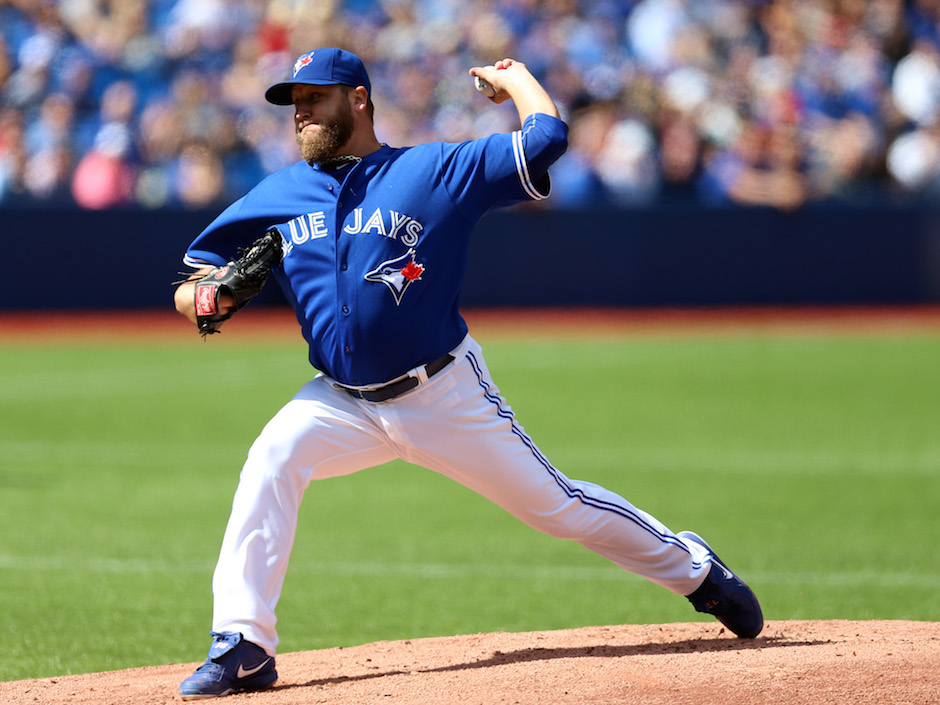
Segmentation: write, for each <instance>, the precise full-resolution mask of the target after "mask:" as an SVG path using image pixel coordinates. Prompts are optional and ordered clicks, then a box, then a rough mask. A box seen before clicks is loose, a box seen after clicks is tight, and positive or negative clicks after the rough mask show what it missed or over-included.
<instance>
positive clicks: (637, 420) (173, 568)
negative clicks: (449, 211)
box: [0, 334, 940, 680]
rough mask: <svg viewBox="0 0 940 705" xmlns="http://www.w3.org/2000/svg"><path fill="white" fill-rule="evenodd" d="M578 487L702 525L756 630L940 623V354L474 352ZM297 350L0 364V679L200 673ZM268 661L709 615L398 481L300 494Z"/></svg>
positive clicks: (561, 346)
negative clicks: (223, 551)
mask: <svg viewBox="0 0 940 705" xmlns="http://www.w3.org/2000/svg"><path fill="white" fill-rule="evenodd" d="M481 342H483V343H484V346H485V349H486V351H487V358H488V362H489V365H490V368H491V370H492V371H493V374H494V375H495V376H496V379H497V381H499V382H500V384H501V387H502V389H503V391H504V392H505V394H506V396H507V397H508V398H509V400H510V401H511V402H512V405H513V408H514V409H515V411H516V413H517V415H518V417H519V419H520V421H521V422H522V423H523V425H525V427H526V429H527V430H528V432H529V433H530V434H531V435H532V436H533V437H534V438H535V440H536V441H537V442H539V444H540V445H541V446H542V449H543V450H544V451H546V453H547V454H548V456H549V457H550V458H551V459H552V460H553V462H554V463H555V464H556V465H557V466H558V467H560V468H561V469H563V470H564V471H565V472H566V473H567V474H568V475H570V476H572V477H575V478H581V479H587V480H592V481H595V482H599V483H601V484H603V485H606V486H607V487H609V488H610V489H613V490H615V491H618V492H620V493H621V494H623V495H624V496H625V497H627V498H628V499H629V500H630V501H632V502H633V503H634V504H636V505H638V506H640V507H642V508H644V509H647V510H648V511H650V512H652V513H653V514H654V515H656V516H657V517H658V518H660V519H661V520H663V521H664V522H665V523H667V524H668V525H670V526H671V527H672V528H674V529H676V530H679V529H684V528H693V529H695V530H697V531H699V532H700V533H702V534H703V535H704V536H705V537H706V538H707V539H708V540H709V541H710V542H712V543H713V545H714V546H715V547H716V548H717V549H718V550H719V553H720V554H721V555H722V557H723V558H724V559H725V560H726V561H727V562H729V563H730V564H731V565H732V566H733V567H735V568H736V569H737V570H739V572H741V573H742V574H743V575H744V576H745V577H746V578H747V579H748V580H749V582H751V583H752V585H753V587H755V589H756V590H757V591H758V593H759V595H760V597H761V599H762V602H763V604H764V607H765V612H766V616H767V618H768V619H770V620H782V619H829V618H840V619H917V620H931V621H937V620H940V603H938V601H937V599H936V595H937V591H938V588H940V553H938V551H937V550H936V546H937V544H938V542H940V522H938V521H937V514H938V508H940V507H938V498H940V434H938V433H937V429H938V422H940V395H938V393H937V392H938V390H940V365H938V360H940V337H930V336H916V337H915V336H908V337H905V336H903V335H894V336H890V337H888V336H884V337H876V336H854V337H853V336H844V335H843V336H839V337H826V336H823V335H817V336H815V337H808V336H801V337H793V338H779V337H773V336H766V335H764V336H762V337H759V338H753V339H752V338H748V337H745V336H738V337H733V338H732V337H725V338H721V339H709V338H708V337H704V336H703V337H699V338H691V337H688V336H686V337H683V338H677V339H666V338H660V339H655V338H647V339H632V340H631V339H609V338H608V339H604V338H589V339H583V340H571V339H568V338H566V336H565V335H564V334H559V336H558V337H557V339H539V340H537V341H532V340H523V339H521V338H519V339H495V338H494V339H493V340H487V339H486V338H485V337H482V336H481ZM308 374H309V370H308V368H307V367H306V366H305V363H304V351H303V349H302V347H301V346H299V345H297V344H284V343H283V342H271V343H270V344H264V343H263V342H257V343H254V344H248V343H240V344H236V345H233V344H231V343H227V342H226V341H225V340H212V341H210V343H209V344H205V345H204V344H202V343H196V342H183V343H176V344H171V343H166V344H156V345H153V344H143V343H134V344H128V345H114V344H109V345H77V344H70V345H62V346H61V347H56V346H55V345H54V344H49V345H43V346H31V345H27V344H22V343H20V344H8V345H3V346H0V418H2V432H0V508H2V511H0V535H2V537H3V542H2V545H0V605H2V610H3V614H2V617H3V618H2V620H0V680H14V679H20V678H27V677H39V676H52V675H60V674H69V673H79V672H88V671H99V670H111V669H116V668H124V667H130V666H140V665H149V664H161V663H168V662H189V661H199V660H202V658H204V656H205V650H206V648H207V646H208V643H209V641H208V635H207V632H208V629H209V618H210V608H211V596H210V585H209V582H210V576H211V572H212V568H213V564H214V560H215V555H216V552H217V550H218V546H219V542H220V539H221V534H222V530H223V528H224V524H225V520H226V518H227V516H228V508H229V505H230V502H231V497H232V493H233V491H234V489H235V484H236V481H237V475H238V471H239V468H240V465H241V461H242V458H243V457H244V454H245V451H246V450H247V447H248V444H249V443H250V442H251V440H252V439H253V438H254V436H255V435H256V434H257V432H258V431H259V430H260V428H261V426H262V425H263V424H264V423H265V422H266V421H267V420H268V418H269V417H270V416H271V415H272V414H273V413H274V412H275V411H276V410H277V408H279V406H280V405H281V404H282V403H283V402H284V401H286V400H287V399H288V398H289V397H290V395H291V394H292V393H293V391H294V390H295V389H296V388H297V387H298V386H299V385H300V384H301V383H302V382H303V381H304V380H305V379H306V377H307V376H308ZM279 616H280V619H281V622H280V630H281V637H282V644H281V650H282V651H285V652H289V651H298V650H305V649H315V648H323V647H329V646H338V645H351V644H360V643H366V642H370V641H374V640H382V639H399V638H411V637H422V636H435V635H447V634H455V633H472V632H485V631H497V630H507V631H521V630H542V629H557V628H567V627H578V626H584V625H590V624H614V623H623V622H633V623H655V622H677V621H695V620H699V619H706V618H705V617H703V616H700V615H698V614H696V613H695V612H693V611H692V610H691V608H690V606H689V605H688V603H687V602H686V601H685V600H681V599H679V598H676V597H674V596H672V595H670V594H668V593H666V592H665V591H663V590H661V589H660V588H657V587H655V586H653V585H652V584H649V583H647V582H646V581H643V580H642V579H640V578H637V577H636V576H633V575H629V574H625V573H623V572H621V571H619V570H618V569H617V568H615V567H613V566H611V565H609V564H607V563H606V562H605V561H603V560H602V559H600V558H598V557H597V556H595V555H593V554H591V553H589V552H587V551H585V550H584V549H582V548H580V547H578V546H576V545H573V544H570V543H565V542H561V541H558V540H556V539H550V538H548V537H545V536H542V535H539V534H536V533H535V532H532V531H531V530H530V529H528V528H526V527H524V526H523V525H521V524H520V523H519V522H517V521H516V520H515V519H513V518H512V517H510V516H508V515H506V514H504V513H503V512H502V511H501V510H499V509H497V508H496V507H494V506H492V505H490V504H489V503H487V502H486V501H484V500H482V499H480V498H478V497H476V496H475V495H473V494H472V493H470V492H469V491H467V490H465V489H464V488H462V487H460V486H459V485H456V484H454V483H451V482H450V481H448V480H446V479H443V478H441V477H438V476H435V475H434V474H432V473H429V472H427V471H425V470H422V469H420V468H416V467H413V466H409V465H406V464H404V463H392V464H390V465H387V466H383V467H381V468H376V469H372V470H368V471H364V472H362V473H360V474H358V475H356V476H352V477H346V478H340V479H336V480H329V481H326V482H323V483H319V484H315V485H314V486H312V487H311V489H310V490H308V493H307V496H306V498H305V503H304V506H303V509H302V516H301V524H300V531H299V534H298V540H297V545H296V548H295V551H294V556H293V559H292V564H291V569H290V572H289V573H288V577H287V581H286V584H285V592H284V597H283V599H282V602H281V607H280V610H279Z"/></svg>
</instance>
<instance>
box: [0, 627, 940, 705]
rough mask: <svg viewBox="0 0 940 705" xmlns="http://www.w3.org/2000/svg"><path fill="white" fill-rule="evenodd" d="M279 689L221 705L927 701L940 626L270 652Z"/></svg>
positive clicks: (159, 697)
mask: <svg viewBox="0 0 940 705" xmlns="http://www.w3.org/2000/svg"><path fill="white" fill-rule="evenodd" d="M196 665H198V664H195V663H193V664H183V665H169V666H157V667H148V668H135V669H130V670H126V671H115V672H111V673H95V674H86V675H79V676H64V677H60V678H43V679H39V680H30V681H14V682H8V683H0V702H2V703H4V704H7V705H20V704H23V705H25V704H27V703H29V704H30V705H43V704H46V703H69V705H80V704H85V705H158V704H160V705H162V704H164V703H180V702H181V700H180V699H179V696H178V695H177V691H176V688H177V686H178V684H179V682H180V681H181V680H182V679H183V678H185V677H186V676H188V675H189V674H190V673H191V672H192V670H193V668H195V666H196ZM277 665H278V671H279V673H280V680H279V681H278V682H277V684H276V686H275V687H274V688H273V689H271V690H268V691H266V692H263V693H246V694H241V695H234V696H229V697H228V698H226V699H225V700H222V701H219V702H220V703H225V705H238V703H255V704H256V705H269V704H270V705H281V704H283V705H287V704H290V705H308V704H310V703H323V704H324V705H326V704H328V705H371V704H374V703H389V704H391V705H432V704H440V705H497V704H505V705H584V704H585V703H598V704H603V705H608V704H615V703H616V704H621V703H622V704H627V703H637V704H642V705H660V704H661V705H683V704H684V703H689V705H723V704H725V703H727V704H728V705H731V704H732V703H733V704H734V705H768V704H769V703H773V704H774V705H788V704H792V705H796V704H799V705H814V704H816V703H832V704H833V705H849V704H850V703H859V704H860V705H861V704H864V705H876V704H877V705H887V704H889V703H893V704H896V705H901V704H902V703H903V704H905V705H908V704H910V705H928V704H930V703H940V623H937V622H901V621H880V622H849V621H828V622H798V621H790V622H769V623H768V624H767V626H766V627H765V628H764V632H763V633H762V634H761V636H760V637H758V638H757V639H754V640H741V639H736V638H733V637H732V636H730V635H729V634H728V632H726V631H724V630H723V629H722V627H721V625H719V624H717V623H714V624H713V623H704V622H703V623H694V624H666V625H626V626H610V627H587V628H583V629H570V630H561V631H550V632H528V633H519V634H508V633H496V634H477V635H469V636H455V637H440V638H432V639H413V640H410V641H395V642H379V643H375V644H366V645H364V646H356V647H351V648H336V649H324V650H321V651H309V652H302V653H291V654H282V655H280V656H278V658H277Z"/></svg>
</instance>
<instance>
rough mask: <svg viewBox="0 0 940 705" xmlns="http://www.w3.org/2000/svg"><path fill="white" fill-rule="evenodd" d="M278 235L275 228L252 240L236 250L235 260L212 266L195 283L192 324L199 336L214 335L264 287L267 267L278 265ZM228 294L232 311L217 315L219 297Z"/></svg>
mask: <svg viewBox="0 0 940 705" xmlns="http://www.w3.org/2000/svg"><path fill="white" fill-rule="evenodd" d="M282 258H283V250H282V245H281V232H280V231H279V230H278V229H277V228H269V229H268V231H267V232H266V233H265V234H264V235H262V236H261V237H259V238H258V239H257V240H255V241H254V242H253V243H252V245H251V247H249V248H247V249H239V250H238V255H237V259H235V260H233V261H231V262H229V263H228V264H227V265H225V266H224V267H215V268H214V269H213V270H212V271H211V272H209V273H208V274H207V275H206V276H204V277H203V278H202V279H200V280H199V281H197V282H196V293H195V296H196V324H197V326H198V327H199V332H200V333H202V335H203V337H205V336H207V335H209V334H211V333H218V332H219V328H221V327H222V323H223V322H225V321H227V320H228V319H229V318H231V317H232V316H233V315H234V314H235V312H236V311H240V310H241V309H242V308H244V307H245V306H246V305H247V304H248V302H249V301H251V300H252V299H253V298H254V297H255V296H257V295H258V293H259V292H260V291H261V289H262V288H263V287H264V284H265V282H266V281H267V280H268V276H269V275H270V274H271V268H272V267H276V266H277V265H279V264H280V263H281V259H282ZM222 294H228V295H229V296H231V297H232V300H233V301H234V302H235V308H234V309H230V310H228V311H227V312H226V313H221V312H220V306H219V297H220V296H221V295H222Z"/></svg>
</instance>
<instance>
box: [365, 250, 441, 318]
mask: <svg viewBox="0 0 940 705" xmlns="http://www.w3.org/2000/svg"><path fill="white" fill-rule="evenodd" d="M416 254H417V253H416V252H415V250H414V248H411V249H410V250H408V251H407V252H406V253H405V254H403V255H402V256H401V257H396V258H395V259H390V260H386V261H385V262H382V264H380V265H379V266H378V267H376V268H375V269H373V270H372V271H371V272H368V273H367V274H366V276H365V280H366V281H367V282H381V283H383V284H385V286H387V287H388V290H389V291H390V292H392V297H394V299H395V305H396V306H398V305H399V304H400V303H401V299H402V297H403V296H404V295H405V291H406V290H407V289H408V287H409V286H411V284H412V283H413V282H416V281H421V275H422V274H424V272H425V271H426V268H425V266H424V265H423V264H420V263H418V262H416V261H415V255H416Z"/></svg>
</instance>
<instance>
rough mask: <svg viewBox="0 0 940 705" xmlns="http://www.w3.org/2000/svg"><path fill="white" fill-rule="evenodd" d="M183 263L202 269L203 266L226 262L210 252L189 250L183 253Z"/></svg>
mask: <svg viewBox="0 0 940 705" xmlns="http://www.w3.org/2000/svg"><path fill="white" fill-rule="evenodd" d="M183 264H185V265H186V266H187V267H192V268H193V269H202V268H203V267H221V266H223V265H225V264H226V261H225V259H224V258H223V257H219V256H218V255H216V254H213V253H212V252H204V251H201V250H190V251H189V252H187V253H186V254H185V255H183Z"/></svg>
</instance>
